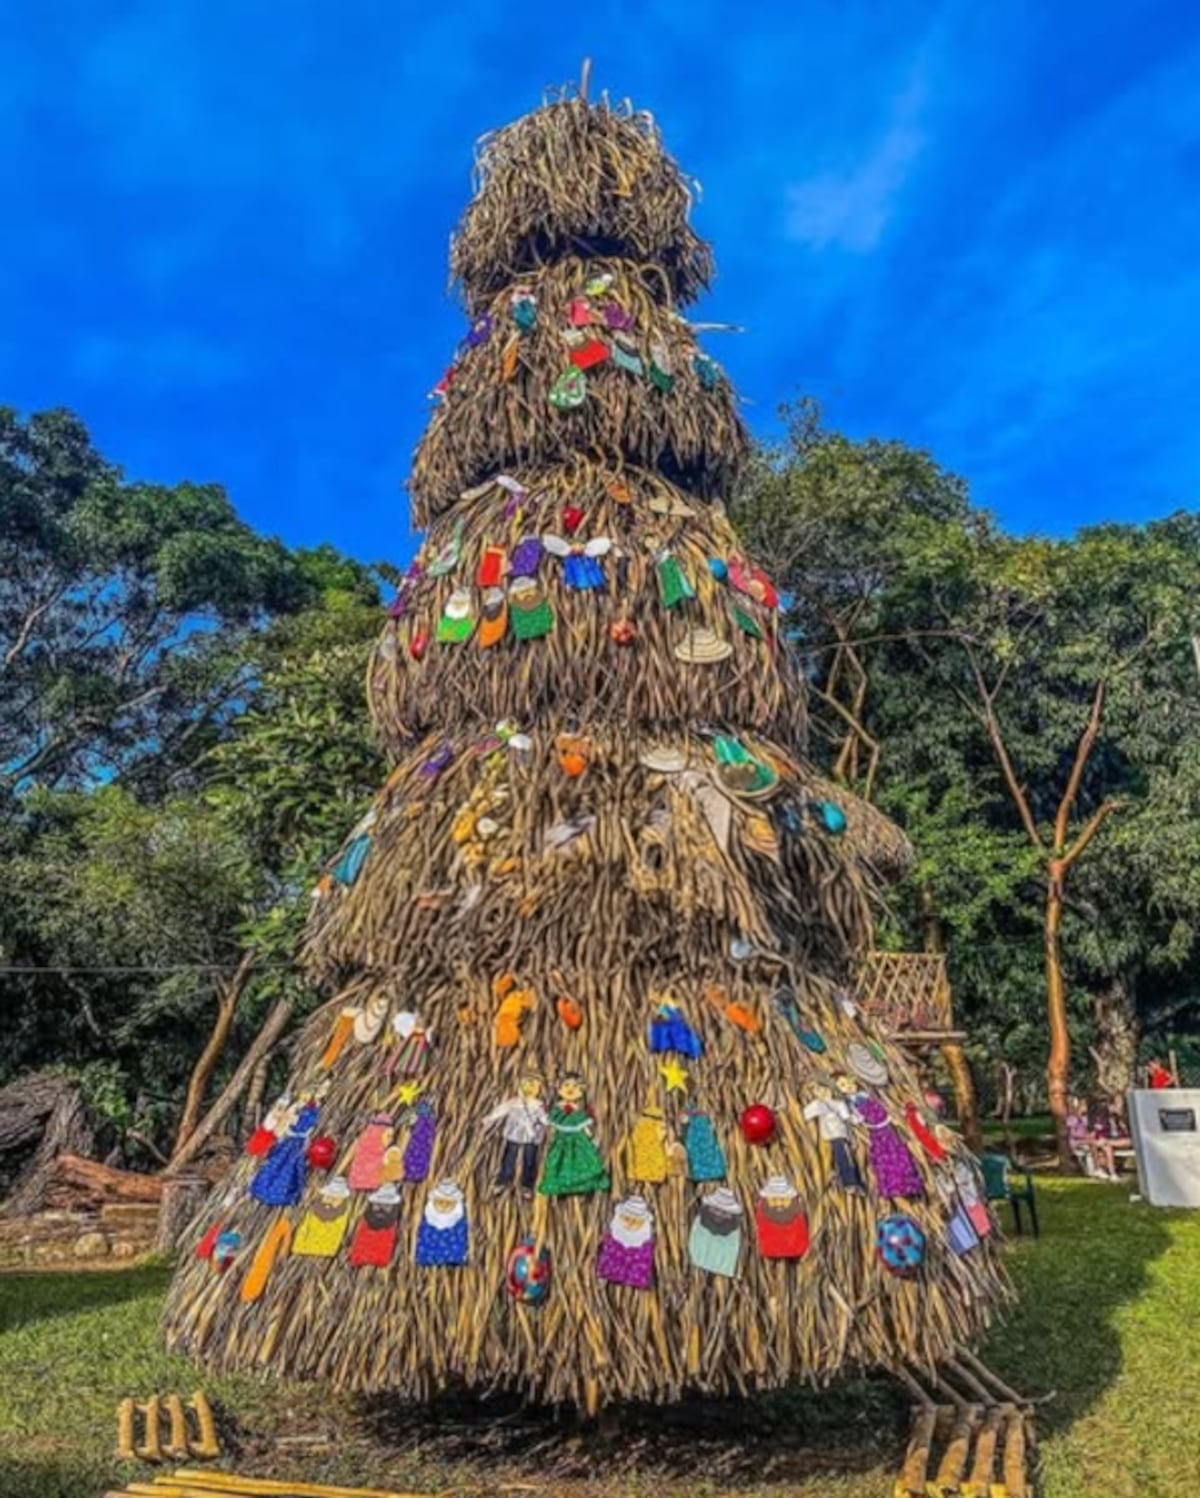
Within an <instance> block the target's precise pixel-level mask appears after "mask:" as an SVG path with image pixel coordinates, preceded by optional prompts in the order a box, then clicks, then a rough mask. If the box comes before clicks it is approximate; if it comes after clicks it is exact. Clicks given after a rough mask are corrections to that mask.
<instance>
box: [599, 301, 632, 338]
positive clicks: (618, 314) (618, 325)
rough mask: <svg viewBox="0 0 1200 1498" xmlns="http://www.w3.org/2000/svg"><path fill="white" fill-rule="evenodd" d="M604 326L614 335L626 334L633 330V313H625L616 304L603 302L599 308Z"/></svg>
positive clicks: (623, 309) (622, 308)
mask: <svg viewBox="0 0 1200 1498" xmlns="http://www.w3.org/2000/svg"><path fill="white" fill-rule="evenodd" d="M601 312H602V315H603V317H604V326H605V327H606V328H609V329H611V331H612V332H614V333H628V332H631V331H632V329H633V313H632V312H627V311H626V310H625V308H624V307H622V306H620V305H619V304H618V303H616V302H605V304H604V306H603V307H602V308H601Z"/></svg>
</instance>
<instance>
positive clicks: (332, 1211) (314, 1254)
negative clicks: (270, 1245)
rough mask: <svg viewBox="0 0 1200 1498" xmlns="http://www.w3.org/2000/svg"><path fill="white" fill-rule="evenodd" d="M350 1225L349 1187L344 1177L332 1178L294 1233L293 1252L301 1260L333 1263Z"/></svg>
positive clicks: (323, 1187)
mask: <svg viewBox="0 0 1200 1498" xmlns="http://www.w3.org/2000/svg"><path fill="white" fill-rule="evenodd" d="M349 1223H350V1186H349V1183H348V1182H347V1180H346V1178H345V1176H334V1178H333V1180H331V1181H328V1182H327V1183H326V1184H325V1185H324V1186H322V1188H321V1190H320V1192H319V1193H318V1194H317V1198H316V1200H315V1201H314V1202H313V1203H312V1205H311V1206H310V1207H309V1209H308V1211H307V1212H306V1213H305V1215H304V1217H303V1219H302V1220H301V1223H300V1226H299V1227H298V1228H297V1229H296V1236H295V1237H294V1238H293V1239H292V1252H293V1253H294V1254H299V1255H300V1256H301V1257H302V1258H310V1259H332V1258H333V1256H334V1255H335V1254H336V1253H337V1251H338V1249H340V1248H341V1246H342V1241H343V1240H344V1238H345V1236H346V1228H347V1227H348V1226H349Z"/></svg>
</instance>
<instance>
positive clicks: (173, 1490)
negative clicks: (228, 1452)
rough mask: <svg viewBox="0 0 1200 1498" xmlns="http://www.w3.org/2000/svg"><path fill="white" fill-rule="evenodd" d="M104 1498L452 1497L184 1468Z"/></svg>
mask: <svg viewBox="0 0 1200 1498" xmlns="http://www.w3.org/2000/svg"><path fill="white" fill-rule="evenodd" d="M104 1498H450V1495H449V1494H442V1495H438V1494H433V1493H400V1492H396V1491H394V1490H392V1489H390V1488H338V1487H329V1486H328V1485H326V1484H324V1483H316V1482H289V1481H287V1479H286V1478H282V1479H281V1478H273V1477H272V1478H268V1477H239V1476H237V1474H236V1473H234V1472H217V1471H214V1470H212V1469H209V1470H208V1471H204V1472H201V1471H195V1470H189V1469H186V1468H185V1469H183V1470H181V1471H179V1472H175V1473H173V1474H171V1475H167V1474H166V1473H164V1474H163V1475H162V1476H161V1477H156V1478H155V1479H154V1481H153V1482H131V1483H130V1484H129V1486H128V1487H126V1488H112V1489H110V1490H109V1491H108V1492H107V1493H105V1495H104Z"/></svg>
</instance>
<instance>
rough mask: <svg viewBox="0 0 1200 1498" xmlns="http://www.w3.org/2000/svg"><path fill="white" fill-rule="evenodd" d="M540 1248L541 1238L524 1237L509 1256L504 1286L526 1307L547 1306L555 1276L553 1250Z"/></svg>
mask: <svg viewBox="0 0 1200 1498" xmlns="http://www.w3.org/2000/svg"><path fill="white" fill-rule="evenodd" d="M535 1250H537V1239H536V1238H532V1237H526V1238H522V1239H521V1241H520V1243H518V1244H517V1246H516V1247H515V1248H514V1249H513V1251H512V1252H511V1253H510V1254H509V1256H508V1264H507V1265H506V1266H505V1271H504V1286H505V1289H506V1290H507V1291H508V1293H509V1294H510V1295H511V1296H512V1298H513V1299H514V1300H515V1301H519V1302H520V1304H521V1305H525V1306H540V1305H545V1303H546V1301H547V1299H548V1298H549V1295H550V1285H551V1282H552V1280H553V1277H554V1269H553V1262H552V1260H551V1258H550V1250H549V1249H548V1248H546V1247H545V1246H543V1247H542V1249H541V1250H540V1251H537V1252H535Z"/></svg>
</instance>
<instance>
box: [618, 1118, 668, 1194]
mask: <svg viewBox="0 0 1200 1498" xmlns="http://www.w3.org/2000/svg"><path fill="white" fill-rule="evenodd" d="M669 1139H670V1133H669V1131H668V1129H667V1125H666V1122H665V1121H664V1119H663V1110H662V1109H661V1108H654V1107H650V1108H643V1109H642V1115H641V1117H640V1118H639V1119H638V1121H637V1123H636V1124H634V1126H633V1131H632V1133H631V1134H630V1136H629V1155H628V1160H629V1167H628V1168H629V1179H630V1180H631V1181H639V1182H642V1181H644V1182H646V1183H648V1184H650V1185H655V1186H657V1185H661V1184H662V1182H663V1181H665V1180H666V1179H667V1142H668V1140H669Z"/></svg>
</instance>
